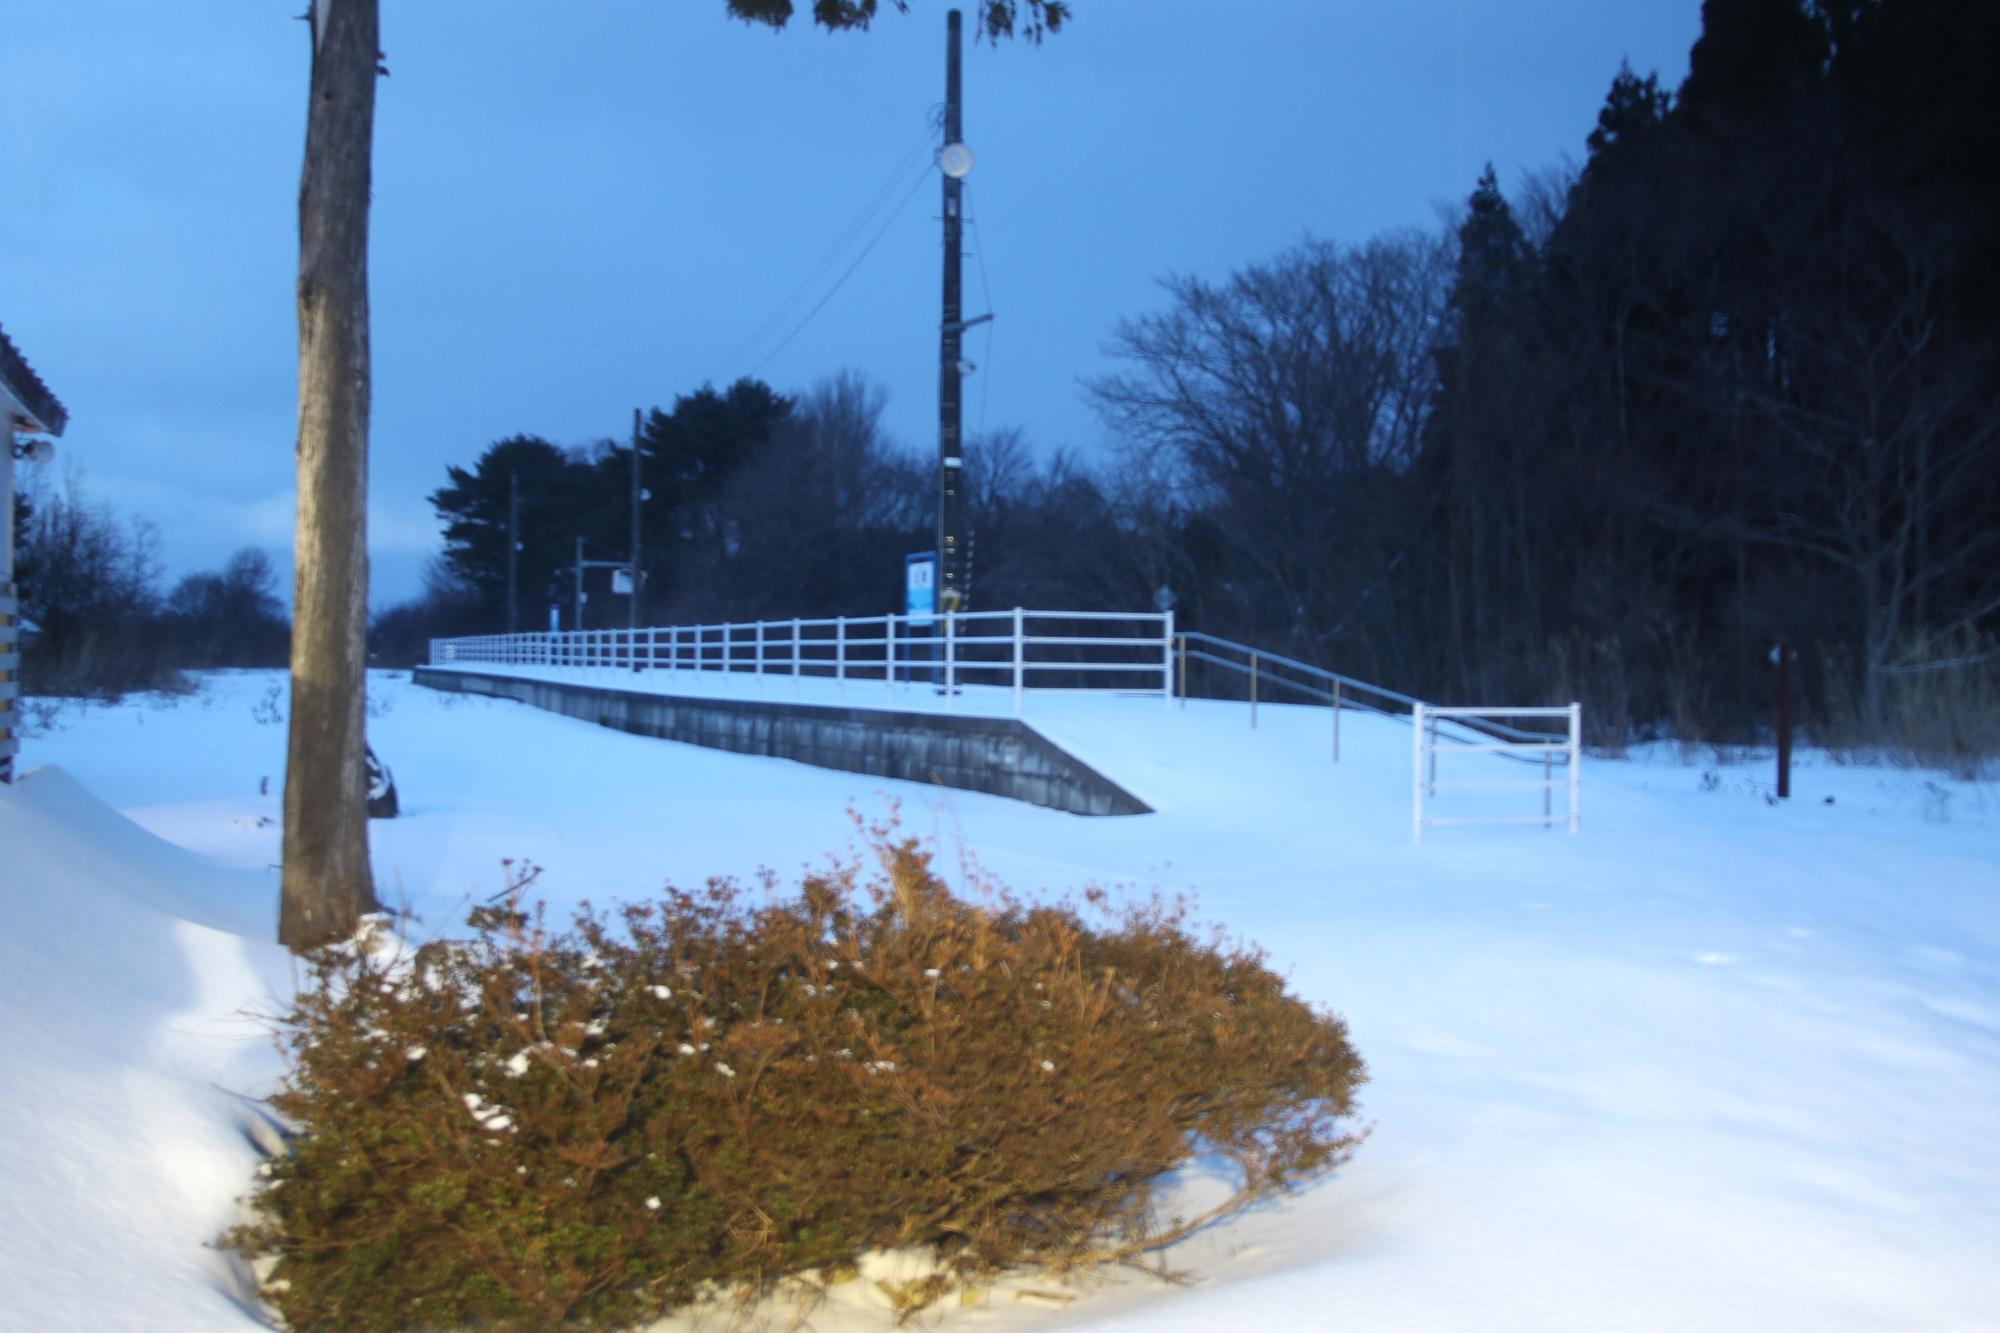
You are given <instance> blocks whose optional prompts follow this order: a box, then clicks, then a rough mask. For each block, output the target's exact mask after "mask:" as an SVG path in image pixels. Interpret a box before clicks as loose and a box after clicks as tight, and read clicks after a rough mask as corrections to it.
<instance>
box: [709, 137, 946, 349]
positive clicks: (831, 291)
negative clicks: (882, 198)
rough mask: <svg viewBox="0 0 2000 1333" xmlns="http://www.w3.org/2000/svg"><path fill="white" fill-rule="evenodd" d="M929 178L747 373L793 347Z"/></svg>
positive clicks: (923, 177)
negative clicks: (790, 329) (803, 316)
mask: <svg viewBox="0 0 2000 1333" xmlns="http://www.w3.org/2000/svg"><path fill="white" fill-rule="evenodd" d="M929 178H930V172H929V171H923V172H920V173H918V175H917V178H916V179H915V180H913V181H911V182H910V188H909V190H908V192H907V193H905V194H904V195H903V197H902V199H901V201H900V202H898V203H897V205H896V211H895V212H893V213H891V214H889V216H888V217H887V218H885V219H884V220H883V222H882V226H881V227H880V228H879V229H878V230H877V231H876V233H875V234H874V235H873V236H871V237H869V238H868V244H867V245H865V246H863V247H861V253H860V254H858V255H856V256H854V262H853V263H851V264H849V265H848V266H847V268H846V271H844V272H843V273H842V274H841V275H840V277H839V279H838V280H836V281H835V282H834V284H833V286H832V287H830V288H828V289H827V293H826V295H825V296H822V297H820V298H819V302H818V303H817V304H816V305H814V306H813V308H812V309H811V310H808V311H806V315H805V318H804V319H802V320H800V321H799V322H798V323H797V324H795V325H793V326H792V331H791V332H790V333H788V334H786V335H785V336H784V338H783V339H782V340H781V341H780V342H779V343H778V345H777V346H776V347H773V348H772V349H771V350H770V351H768V352H766V353H765V354H764V359H763V360H761V361H759V362H758V363H757V364H756V365H754V366H752V367H750V369H749V371H748V372H746V373H748V374H751V375H755V374H756V373H757V372H758V371H760V370H762V369H763V368H764V367H765V366H767V365H769V364H770V362H771V359H772V358H773V357H775V356H777V354H778V353H780V352H782V351H784V350H785V349H786V348H787V347H789V346H791V342H792V339H794V338H796V337H798V336H799V334H801V333H803V332H804V331H805V327H806V325H808V324H810V323H812V322H813V316H815V315H817V314H819V312H820V311H822V310H824V309H826V303H827V302H828V301H831V300H832V299H833V298H834V297H835V296H836V295H838V294H839V292H840V289H841V288H842V287H844V286H846V285H847V280H848V279H849V278H851V277H853V276H854V270H856V269H858V268H860V267H861V261H862V260H864V259H866V258H868V256H869V254H870V253H872V252H873V251H874V249H875V247H876V245H877V244H879V243H880V242H881V240H882V238H883V237H884V236H887V235H888V234H889V228H891V227H893V226H895V225H896V219H897V218H900V217H901V216H903V210H904V209H906V208H908V207H909V206H910V200H912V199H914V198H916V197H917V190H918V188H919V187H921V186H922V185H923V184H924V182H925V181H927V180H928V179H929Z"/></svg>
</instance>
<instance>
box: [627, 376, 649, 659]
mask: <svg viewBox="0 0 2000 1333" xmlns="http://www.w3.org/2000/svg"><path fill="white" fill-rule="evenodd" d="M639 419H640V412H639V409H638V408H636V407H635V408H633V409H632V596H631V598H630V608H629V609H630V612H631V615H630V619H629V621H628V624H629V625H630V627H631V628H632V629H633V630H637V629H638V628H639V588H640V581H639V526H640V525H639V502H640V501H641V500H643V499H645V498H646V492H645V491H644V490H643V489H642V488H641V487H640V485H639Z"/></svg>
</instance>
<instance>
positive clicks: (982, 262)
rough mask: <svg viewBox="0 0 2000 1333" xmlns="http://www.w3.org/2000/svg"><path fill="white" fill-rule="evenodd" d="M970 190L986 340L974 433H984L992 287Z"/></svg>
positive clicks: (989, 371) (970, 220)
mask: <svg viewBox="0 0 2000 1333" xmlns="http://www.w3.org/2000/svg"><path fill="white" fill-rule="evenodd" d="M971 193H972V191H971V190H970V189H969V188H968V189H967V190H966V195H967V196H968V199H967V205H968V206H967V208H966V210H965V220H966V221H967V222H968V223H970V224H971V226H972V254H973V257H974V258H975V259H977V260H978V261H979V294H980V296H981V297H982V298H983V299H984V300H985V302H986V341H985V344H984V345H983V346H982V347H981V348H980V351H979V358H980V360H979V369H980V371H981V372H983V373H981V375H980V376H979V429H978V430H977V432H975V433H976V434H979V435H984V434H985V433H986V392H987V390H988V389H990V388H991V387H992V386H993V375H992V368H993V288H992V285H991V284H990V283H988V282H987V280H986V239H985V238H984V237H983V236H981V235H980V234H979V212H978V210H977V209H974V208H972V207H970V197H969V196H970V195H971Z"/></svg>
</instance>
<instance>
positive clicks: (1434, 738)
mask: <svg viewBox="0 0 2000 1333" xmlns="http://www.w3.org/2000/svg"><path fill="white" fill-rule="evenodd" d="M1428 721H1429V722H1430V727H1431V743H1430V756H1431V764H1430V769H1431V790H1430V794H1431V795H1432V796H1435V795H1437V794H1438V720H1437V718H1436V716H1435V715H1433V716H1431V717H1430V718H1428Z"/></svg>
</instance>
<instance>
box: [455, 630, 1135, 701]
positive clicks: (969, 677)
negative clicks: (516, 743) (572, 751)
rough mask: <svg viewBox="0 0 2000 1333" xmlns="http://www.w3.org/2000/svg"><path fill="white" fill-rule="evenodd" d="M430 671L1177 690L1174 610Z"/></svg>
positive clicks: (515, 645) (568, 652) (792, 633)
mask: <svg viewBox="0 0 2000 1333" xmlns="http://www.w3.org/2000/svg"><path fill="white" fill-rule="evenodd" d="M430 664H431V665H432V666H474V667H476V666H507V667H524V666H525V667H554V668H561V669H603V670H608V671H639V672H645V671H664V672H668V673H678V672H683V671H686V672H719V673H737V674H751V675H756V676H767V675H769V676H792V677H818V678H821V679H826V680H833V681H836V682H839V683H841V684H843V685H844V684H846V683H848V682H865V681H877V682H880V683H882V685H883V686H884V687H885V688H886V689H888V690H889V691H891V692H893V691H894V690H895V689H896V688H897V687H898V686H903V685H910V684H925V685H935V686H936V687H938V688H939V689H941V690H942V691H943V692H944V694H945V696H946V698H947V700H949V698H950V697H951V696H952V695H954V694H956V693H957V692H958V691H959V690H960V689H962V688H963V687H965V686H969V685H983V686H995V687H1000V688H1004V689H1008V690H1010V691H1011V692H1012V694H1013V704H1014V711H1015V712H1017V713H1018V712H1020V711H1021V702H1022V698H1023V696H1024V695H1025V694H1026V693H1027V692H1028V691H1030V690H1035V689H1078V688H1084V689H1088V688H1109V689H1122V690H1127V691H1140V692H1144V693H1147V694H1157V695H1159V696H1160V697H1161V698H1162V699H1165V700H1167V701H1169V702H1171V701H1172V699H1173V693H1174V616H1173V612H1171V611H1167V612H1155V611H1144V612H1124V611H1029V610H1024V609H1022V608H1020V607H1016V608H1014V609H1013V610H1011V611H960V612H955V613H951V614H939V615H936V616H933V617H922V618H916V619H913V618H912V617H910V616H906V615H886V616H835V617H832V618H831V619H827V618H818V619H806V618H802V617H801V618H794V619H791V620H753V621H730V622H725V623H723V624H717V625H651V626H642V627H640V628H638V629H586V630H563V631H550V632H537V633H528V634H485V635H478V636H474V637H469V638H457V639H432V640H431V651H430Z"/></svg>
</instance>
